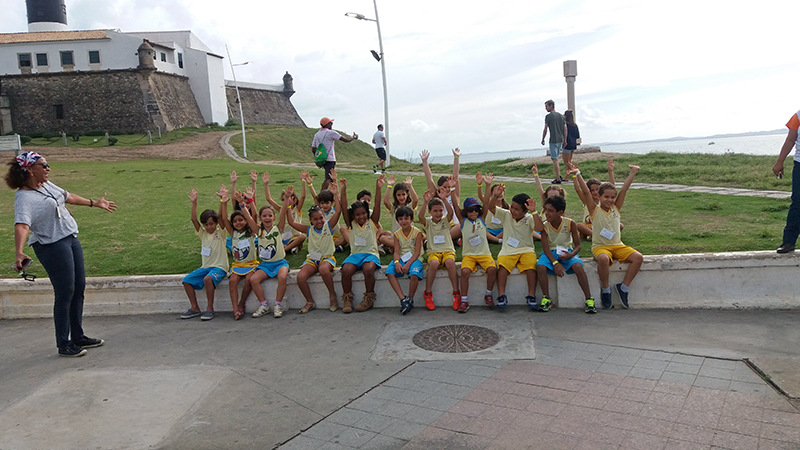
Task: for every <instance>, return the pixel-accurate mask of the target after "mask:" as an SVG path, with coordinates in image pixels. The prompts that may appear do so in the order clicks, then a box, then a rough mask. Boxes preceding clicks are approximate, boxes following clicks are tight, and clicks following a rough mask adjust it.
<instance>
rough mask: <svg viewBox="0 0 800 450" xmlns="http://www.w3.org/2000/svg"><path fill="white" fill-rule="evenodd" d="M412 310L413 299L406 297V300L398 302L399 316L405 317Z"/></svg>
mask: <svg viewBox="0 0 800 450" xmlns="http://www.w3.org/2000/svg"><path fill="white" fill-rule="evenodd" d="M412 309H414V299H413V298H411V297H406V298H404V299H402V300H400V314H402V315H404V316H405V315H406V314H408V313H409V311H411V310H412Z"/></svg>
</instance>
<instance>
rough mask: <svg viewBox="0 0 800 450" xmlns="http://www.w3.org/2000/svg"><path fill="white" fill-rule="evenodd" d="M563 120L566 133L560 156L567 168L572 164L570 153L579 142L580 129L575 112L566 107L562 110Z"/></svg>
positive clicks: (575, 148)
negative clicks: (565, 125)
mask: <svg viewBox="0 0 800 450" xmlns="http://www.w3.org/2000/svg"><path fill="white" fill-rule="evenodd" d="M564 122H566V124H567V133H566V135H565V136H566V137H565V139H566V140H565V142H566V143H565V144H564V149H563V150H562V155H563V156H562V157H563V158H564V165H565V166H566V167H567V170H569V165H570V164H572V154H573V153H574V152H575V150H577V149H578V145H580V143H581V131H580V130H579V129H578V125H577V124H576V123H575V113H574V112H573V111H572V110H571V109H568V110H566V111H564Z"/></svg>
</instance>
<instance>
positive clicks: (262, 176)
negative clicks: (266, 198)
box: [261, 172, 269, 184]
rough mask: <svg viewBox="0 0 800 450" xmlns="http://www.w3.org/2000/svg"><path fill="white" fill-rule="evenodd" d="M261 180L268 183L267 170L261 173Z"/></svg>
mask: <svg viewBox="0 0 800 450" xmlns="http://www.w3.org/2000/svg"><path fill="white" fill-rule="evenodd" d="M261 181H262V182H263V183H264V184H267V183H269V172H264V174H263V175H261Z"/></svg>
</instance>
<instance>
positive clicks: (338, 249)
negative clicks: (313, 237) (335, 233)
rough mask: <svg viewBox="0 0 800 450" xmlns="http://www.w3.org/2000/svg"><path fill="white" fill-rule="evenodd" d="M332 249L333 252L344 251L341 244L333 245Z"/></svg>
mask: <svg viewBox="0 0 800 450" xmlns="http://www.w3.org/2000/svg"><path fill="white" fill-rule="evenodd" d="M333 251H334V252H335V253H342V252H343V251H344V248H343V247H342V246H341V245H337V246H336V247H334V249H333Z"/></svg>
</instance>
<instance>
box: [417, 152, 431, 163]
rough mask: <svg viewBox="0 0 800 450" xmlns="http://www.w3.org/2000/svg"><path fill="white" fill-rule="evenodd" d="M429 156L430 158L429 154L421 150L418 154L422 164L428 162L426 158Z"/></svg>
mask: <svg viewBox="0 0 800 450" xmlns="http://www.w3.org/2000/svg"><path fill="white" fill-rule="evenodd" d="M429 156H431V152H429V151H427V150H423V151H422V153H420V154H419V159H421V160H422V162H424V163H426V162H428V157H429Z"/></svg>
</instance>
